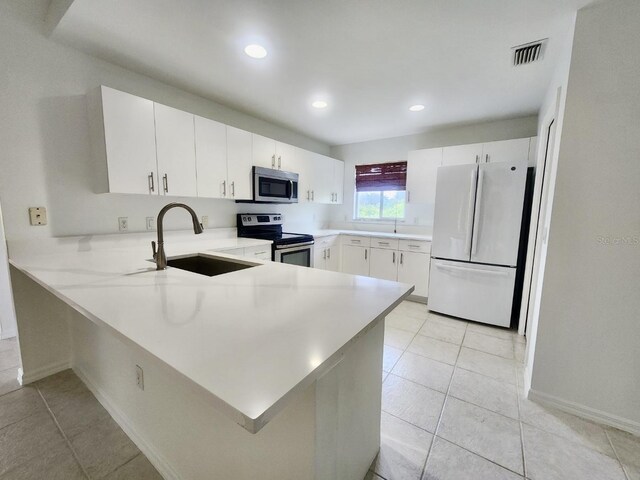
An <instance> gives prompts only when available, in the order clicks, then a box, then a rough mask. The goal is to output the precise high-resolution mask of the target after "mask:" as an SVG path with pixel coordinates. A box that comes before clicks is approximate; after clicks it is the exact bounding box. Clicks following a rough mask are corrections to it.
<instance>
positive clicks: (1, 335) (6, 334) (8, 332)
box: [0, 328, 18, 340]
mask: <svg viewBox="0 0 640 480" xmlns="http://www.w3.org/2000/svg"><path fill="white" fill-rule="evenodd" d="M16 335H18V331H17V330H16V329H15V328H11V329H9V328H6V329H4V330H2V332H0V340H6V339H7V338H13V337H15V336H16Z"/></svg>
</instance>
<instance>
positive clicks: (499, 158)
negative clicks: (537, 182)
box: [482, 138, 531, 163]
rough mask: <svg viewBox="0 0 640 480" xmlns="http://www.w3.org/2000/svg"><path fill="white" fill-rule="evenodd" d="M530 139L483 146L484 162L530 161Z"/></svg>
mask: <svg viewBox="0 0 640 480" xmlns="http://www.w3.org/2000/svg"><path fill="white" fill-rule="evenodd" d="M530 140H531V139H529V138H516V139H515V140H504V141H499V142H489V143H485V144H484V145H483V146H482V162H484V163H489V162H492V163H493V162H521V161H524V162H526V161H528V159H529V143H530Z"/></svg>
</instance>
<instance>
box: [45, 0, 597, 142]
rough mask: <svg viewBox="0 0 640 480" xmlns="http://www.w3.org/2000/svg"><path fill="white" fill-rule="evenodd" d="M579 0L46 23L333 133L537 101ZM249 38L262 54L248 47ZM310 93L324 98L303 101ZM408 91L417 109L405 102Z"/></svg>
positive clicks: (100, 5)
mask: <svg viewBox="0 0 640 480" xmlns="http://www.w3.org/2000/svg"><path fill="white" fill-rule="evenodd" d="M67 1H68V0H67ZM587 3H590V1H589V0H482V1H478V0H457V1H451V0H321V1H320V0H270V1H265V0H226V1H225V0H136V1H121V0H75V1H73V2H72V3H71V6H70V7H69V9H68V10H67V11H66V14H65V15H64V16H63V17H62V19H61V21H60V22H59V24H58V26H57V28H56V29H55V31H54V34H53V35H54V38H56V39H59V40H61V41H64V42H65V43H69V44H71V45H73V46H75V47H76V48H79V49H81V50H83V51H86V52H88V53H90V54H93V55H96V56H98V57H101V58H104V59H107V60H109V61H111V62H113V63H116V64H119V65H122V66H124V67H126V68H129V69H131V70H133V71H137V72H140V73H144V74H146V75H149V76H152V77H154V78H158V79H160V80H162V81H164V82H166V83H169V84H172V85H175V86H177V87H180V88H182V89H184V90H187V91H190V92H193V93H196V94H198V95H201V96H203V97H206V98H210V99H212V100H215V101H217V102H220V103H223V104H225V105H228V106H230V107H233V108H236V109H238V110H240V111H243V112H246V113H249V114H251V115H254V116H256V117H259V118H262V119H265V120H268V121H271V122H273V123H276V124H278V125H282V126H284V127H287V128H290V129H292V130H295V131H297V132H300V133H303V134H306V135H308V136H310V137H312V138H316V139H318V140H321V141H324V142H326V143H329V144H331V145H337V144H344V143H352V142H358V141H364V140H370V139H377V138H385V137H393V136H399V135H408V134H412V133H418V132H421V131H425V130H427V129H429V128H433V127H436V126H443V125H451V124H460V123H470V122H477V121H482V120H491V119H501V118H509V117H516V116H522V115H528V114H535V113H537V111H538V109H539V107H540V106H541V103H542V100H543V96H544V93H545V91H546V88H547V86H548V83H549V81H550V79H551V75H552V72H553V68H554V65H555V63H556V61H557V59H558V58H559V55H560V53H561V51H562V49H563V48H564V47H565V46H566V45H567V44H568V41H569V32H570V31H571V25H572V19H573V13H574V12H575V11H576V10H577V9H578V8H580V7H582V6H584V5H585V4H587ZM542 38H548V39H549V41H548V45H547V50H546V53H545V55H544V58H543V59H542V61H540V62H538V63H534V64H531V65H525V66H520V67H517V68H516V67H513V66H512V63H511V61H512V59H511V47H512V46H515V45H519V44H523V43H526V42H530V41H534V40H539V39H542ZM249 43H259V44H261V45H264V46H265V47H266V48H267V50H268V52H269V53H268V55H267V57H266V58H264V59H261V60H255V59H251V58H249V57H248V56H246V55H245V54H244V53H243V49H244V47H245V45H247V44H249ZM320 98H322V99H325V100H326V101H327V102H328V103H329V106H328V107H327V108H326V109H323V110H316V109H313V108H312V107H311V102H312V101H314V100H316V99H320ZM417 103H421V104H424V105H425V106H426V108H425V109H424V110H423V111H421V112H410V111H409V110H408V107H409V106H411V105H413V104H417Z"/></svg>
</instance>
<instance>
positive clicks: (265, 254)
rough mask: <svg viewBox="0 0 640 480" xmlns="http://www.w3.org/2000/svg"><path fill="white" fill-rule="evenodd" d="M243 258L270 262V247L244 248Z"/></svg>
mask: <svg viewBox="0 0 640 480" xmlns="http://www.w3.org/2000/svg"><path fill="white" fill-rule="evenodd" d="M244 256H245V257H249V258H258V259H260V260H271V245H259V246H257V247H245V249H244Z"/></svg>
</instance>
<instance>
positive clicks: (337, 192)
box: [332, 158, 344, 203]
mask: <svg viewBox="0 0 640 480" xmlns="http://www.w3.org/2000/svg"><path fill="white" fill-rule="evenodd" d="M343 198H344V162H343V161H341V160H336V159H335V158H334V159H333V196H332V200H333V203H342V201H343Z"/></svg>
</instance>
